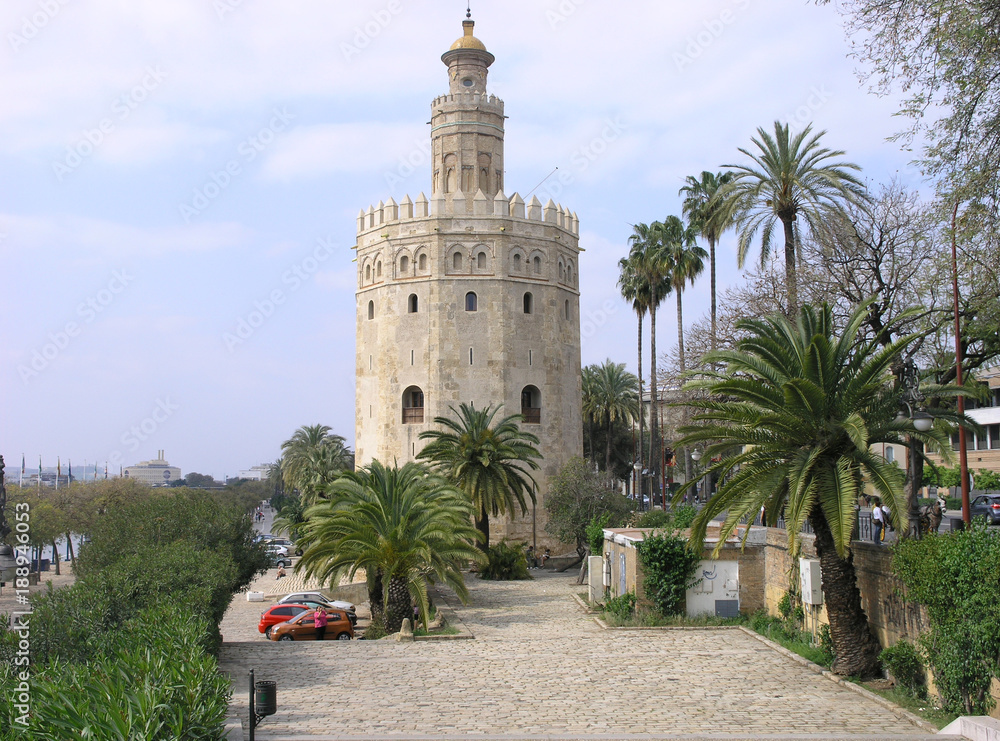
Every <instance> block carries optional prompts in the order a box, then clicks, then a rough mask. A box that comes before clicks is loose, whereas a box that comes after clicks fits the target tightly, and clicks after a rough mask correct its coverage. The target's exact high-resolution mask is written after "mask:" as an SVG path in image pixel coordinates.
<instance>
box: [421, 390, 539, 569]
mask: <svg viewBox="0 0 1000 741" xmlns="http://www.w3.org/2000/svg"><path fill="white" fill-rule="evenodd" d="M449 409H451V412H452V414H454V415H455V417H456V418H452V417H435V418H434V424H437V425H441V426H442V427H444V429H443V430H427V431H426V432H421V433H420V439H421V440H430V442H429V443H428V444H427V446H426V447H425V448H424V449H423V450H422V451H420V454H419V455H418V456H417V458H419V459H421V460H425V461H427V462H428V463H429V464H430V465H431V467H432V468H434V469H435V470H436V471H437V472H438V473H440V474H441V475H443V476H444V477H445V478H447V479H448V480H449V481H451V482H452V484H454V485H455V487H457V488H458V489H459V490H460V491H462V492H463V493H464V494H465V495H466V496H467V497H468V498H469V501H470V502H472V506H473V509H474V511H475V513H476V527H477V528H478V530H479V532H480V533H482V540H481V541H480V544H481V547H482V549H483V550H484V551H485V550H486V549H487V548H489V545H490V516H493V517H497V516H499V515H503V514H507V512H508V511H509V512H513V511H514V509H515V508H517V507H519V508H520V509H521V514H522V515H526V514H528V505H527V500H528V499H530V500H531V501H532V503H534V501H535V479H534V477H533V476H532V475H531V473H530V471H537V470H538V468H539V466H538V463H537V462H536V461H537V460H538V459H540V458H541V457H542V454H541V453H540V452H539V451H538V448H537V445H538V438H537V437H535V436H534V435H532V434H531V433H530V432H524V431H523V430H521V429H520V428H519V427H518V426H517V423H518V422H519V421H520V420H521V416H520V415H519V414H514V415H510V416H508V417H503V418H502V419H500V420H498V421H497V422H496V423H494V422H493V419H494V417H496V415H497V413H498V412H499V411H500V407H496V408H494V407H492V406H488V407H486V409H481V410H480V409H476V405H475V404H465V403H463V404H461V405H460V406H459V408H458V409H455V407H449Z"/></svg>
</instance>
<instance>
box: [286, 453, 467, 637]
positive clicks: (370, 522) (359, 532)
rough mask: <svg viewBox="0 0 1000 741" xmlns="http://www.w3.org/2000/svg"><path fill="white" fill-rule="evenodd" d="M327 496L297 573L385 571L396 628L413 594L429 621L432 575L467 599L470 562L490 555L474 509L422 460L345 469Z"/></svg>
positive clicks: (313, 513)
mask: <svg viewBox="0 0 1000 741" xmlns="http://www.w3.org/2000/svg"><path fill="white" fill-rule="evenodd" d="M324 493H325V494H326V497H327V499H326V500H321V501H320V502H319V503H317V504H315V505H313V506H312V507H310V508H309V509H308V510H307V511H306V523H305V525H303V527H302V530H301V533H302V536H301V538H300V540H299V545H300V546H301V547H302V548H303V549H304V552H303V554H302V558H301V560H300V561H299V562H298V563H297V564H296V566H295V570H296V571H297V572H303V573H305V574H306V575H307V576H309V577H315V578H318V579H320V580H321V581H323V582H333V583H337V582H339V580H340V578H341V577H342V576H344V575H348V576H351V577H353V576H354V574H356V573H357V572H358V570H361V569H364V570H365V571H366V572H367V573H369V574H374V573H378V574H379V575H380V576H381V580H382V582H383V594H382V600H383V601H384V604H385V616H384V620H385V626H386V629H387V630H388V631H389V632H391V633H395V632H398V631H399V628H400V625H401V624H402V621H403V619H404V618H407V617H410V616H411V615H412V614H413V613H412V604H413V603H412V602H411V598H412V599H413V600H414V601H415V602H416V603H417V605H418V606H419V608H420V614H421V616H423V619H424V624H425V626H426V622H427V611H428V603H427V581H428V579H433V580H435V581H441V582H443V583H445V584H447V585H448V586H449V587H451V588H452V589H453V590H454V591H455V594H457V595H458V596H459V598H460V599H462V601H463V602H464V601H466V599H467V598H468V591H467V589H466V587H465V582H464V581H463V578H462V571H461V570H462V568H463V566H464V565H465V564H466V563H467V562H468V561H473V562H481V560H482V554H481V553H480V551H479V550H478V549H477V548H476V546H475V540H476V536H477V533H476V531H475V530H474V529H473V527H472V524H471V518H472V508H471V506H470V504H469V502H468V500H467V499H466V498H465V497H463V496H462V494H461V493H460V492H458V491H457V490H456V489H455V488H454V487H452V486H451V485H450V484H449V483H448V482H447V481H446V480H445V479H443V478H441V477H439V476H435V475H432V474H430V473H429V472H428V470H427V468H426V467H425V466H422V465H420V464H418V463H413V462H411V463H407V464H406V465H404V466H403V467H402V468H396V467H393V468H386V467H385V466H383V465H382V464H381V463H380V462H379V461H372V463H371V464H370V465H368V466H365V467H364V468H362V469H361V470H359V471H356V472H345V473H344V474H343V475H342V476H341V477H340V478H339V479H337V480H336V481H334V482H333V483H332V484H329V485H328V486H326V487H325V491H324ZM373 602H377V600H373Z"/></svg>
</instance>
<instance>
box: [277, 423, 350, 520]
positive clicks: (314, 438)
mask: <svg viewBox="0 0 1000 741" xmlns="http://www.w3.org/2000/svg"><path fill="white" fill-rule="evenodd" d="M281 450H282V452H283V455H282V475H283V476H284V481H285V485H286V486H287V487H288V488H289V489H298V490H299V492H300V493H301V494H302V496H303V497H305V499H306V501H307V502H311V501H312V500H313V499H314V498H315V497H316V496H317V492H318V491H319V490H320V489H321V488H322V487H323V486H324V485H326V484H329V483H330V482H332V481H333V480H335V479H336V478H337V477H338V476H339V475H340V473H341V472H342V471H344V470H348V469H350V468H352V467H353V465H354V456H353V454H352V453H351V451H350V450H349V449H348V448H347V445H346V441H345V440H344V438H343V437H341V436H340V435H334V434H331V432H330V428H329V427H328V426H326V425H307V426H304V427H300V428H299V429H297V430H296V431H295V434H293V435H292V436H291V438H289V439H288V440H285V442H283V443H282V444H281Z"/></svg>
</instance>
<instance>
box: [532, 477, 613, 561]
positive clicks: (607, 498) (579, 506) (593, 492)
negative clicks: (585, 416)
mask: <svg viewBox="0 0 1000 741" xmlns="http://www.w3.org/2000/svg"><path fill="white" fill-rule="evenodd" d="M545 508H546V509H547V510H548V512H549V521H548V522H547V523H546V525H545V531H546V532H548V533H551V534H552V535H554V536H556V537H557V538H559V540H561V541H562V542H564V543H573V544H574V546H575V547H576V552H577V554H578V555H579V556H580V558H584V557H586V555H587V551H588V548H589V543H590V540H589V538H588V537H587V526H588V525H589V524H590V523H591V522H592V521H593V520H594V519H602V518H603V519H604V527H617V526H619V525H621V524H624V522H625V518H626V517H627V515H628V513H629V512H631V511H632V503H631V502H630V501H629V500H628V499H627V498H626V497H624V496H622V495H621V494H620V493H619V492H618V491H617V489H616V488H615V482H614V481H613V480H612V479H611V478H609V477H608V476H607V475H601V474H598V473H595V472H594V470H593V468H591V466H590V465H589V464H588V463H587V461H585V460H584V459H583V458H571V459H570V460H569V462H568V463H566V465H565V466H563V467H562V470H560V471H559V473H558V474H556V475H555V476H553V477H552V479H551V480H550V481H549V492H548V495H547V496H546V497H545ZM609 523H610V524H609Z"/></svg>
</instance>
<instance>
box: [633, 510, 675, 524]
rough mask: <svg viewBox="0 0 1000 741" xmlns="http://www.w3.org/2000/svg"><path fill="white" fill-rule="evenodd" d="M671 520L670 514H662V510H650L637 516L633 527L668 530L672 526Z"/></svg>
mask: <svg viewBox="0 0 1000 741" xmlns="http://www.w3.org/2000/svg"><path fill="white" fill-rule="evenodd" d="M673 520H674V518H673V516H672V515H671V513H670V512H664V511H663V510H662V509H651V510H649V511H647V512H643V513H642V514H641V515H639V519H637V520H636V521H635V526H636V527H649V528H661V529H668V528H671V527H672V526H673Z"/></svg>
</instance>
